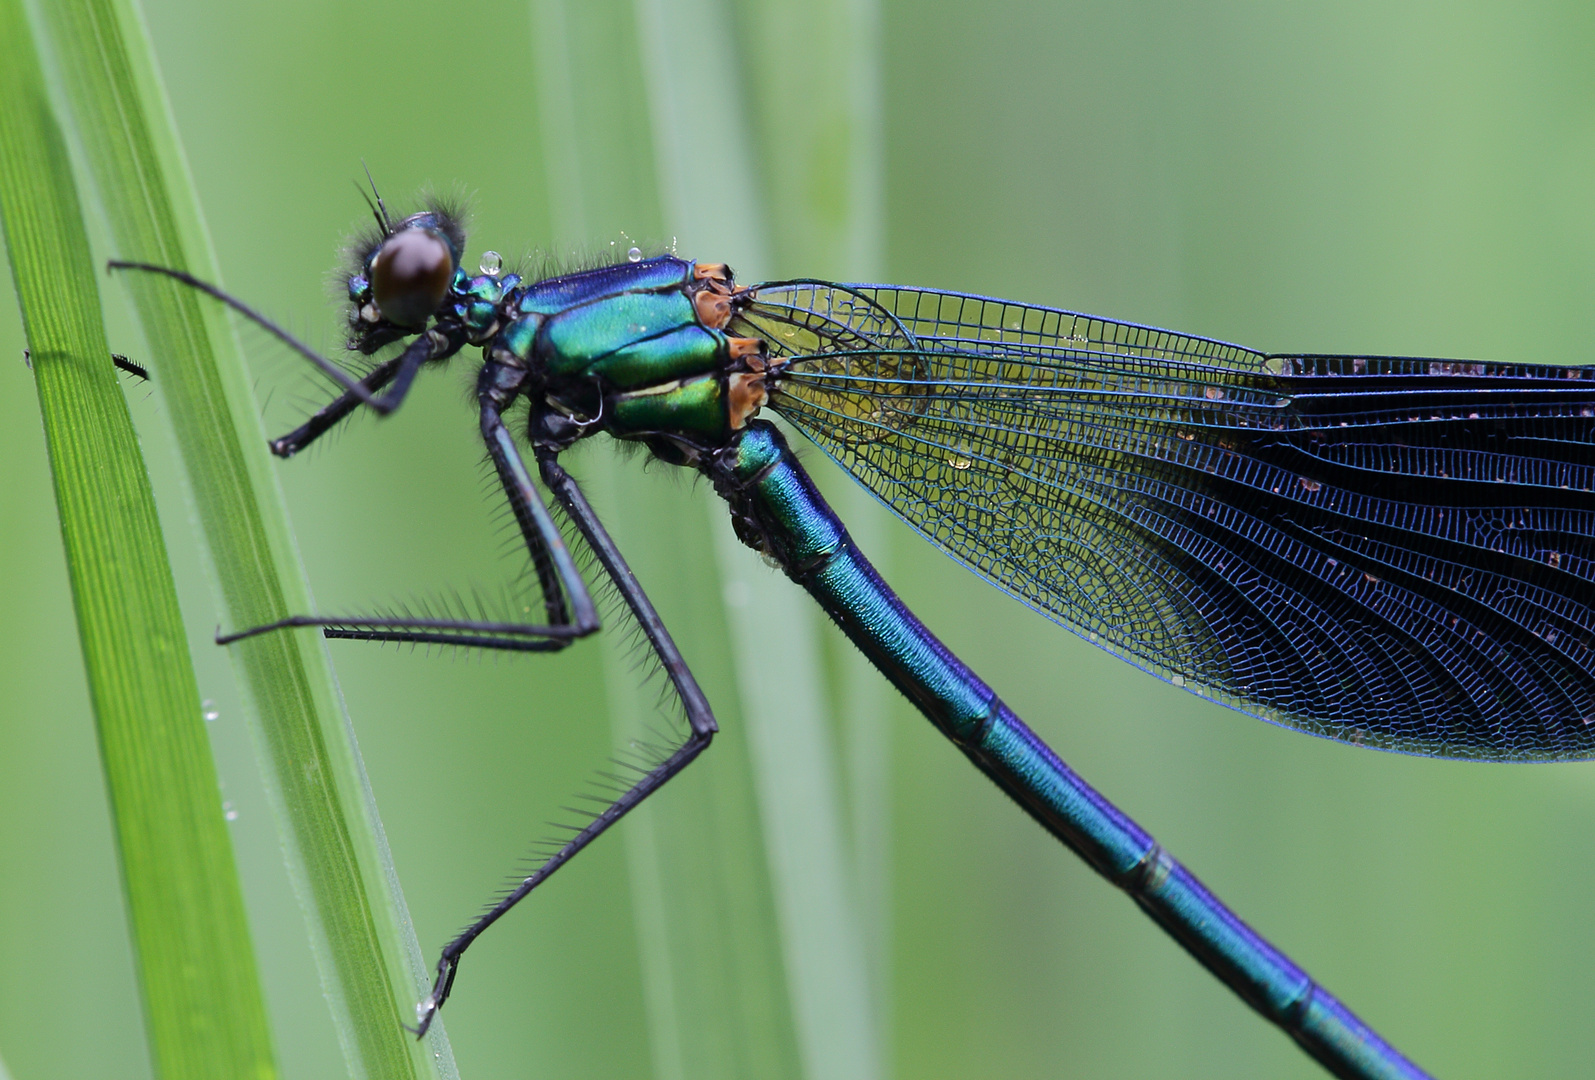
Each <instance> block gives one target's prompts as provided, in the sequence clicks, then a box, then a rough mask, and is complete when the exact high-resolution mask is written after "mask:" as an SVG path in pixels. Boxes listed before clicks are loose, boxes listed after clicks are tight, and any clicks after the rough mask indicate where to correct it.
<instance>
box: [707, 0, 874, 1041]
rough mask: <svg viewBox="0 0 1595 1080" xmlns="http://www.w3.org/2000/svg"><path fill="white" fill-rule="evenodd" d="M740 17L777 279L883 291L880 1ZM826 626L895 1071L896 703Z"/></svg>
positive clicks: (864, 923) (855, 506) (862, 899)
mask: <svg viewBox="0 0 1595 1080" xmlns="http://www.w3.org/2000/svg"><path fill="white" fill-rule="evenodd" d="M736 9H737V19H736V25H737V27H738V29H739V31H740V33H739V35H738V49H737V55H739V56H741V57H742V58H743V64H742V75H743V85H744V87H745V95H744V100H745V101H746V102H747V111H748V117H749V121H748V126H749V130H750V132H751V134H752V136H753V146H754V147H755V148H756V151H757V162H758V165H759V169H758V173H759V177H760V181H761V184H762V188H763V193H764V202H765V204H766V205H767V206H769V207H773V208H775V211H774V212H772V213H770V214H769V231H770V238H771V248H772V251H771V255H772V261H773V265H772V266H771V267H770V273H771V275H772V276H774V277H822V278H830V279H832V280H838V281H879V280H881V278H882V276H883V272H884V268H885V262H886V259H885V246H886V240H885V221H886V212H885V211H886V206H885V186H886V185H885V165H884V157H885V153H884V147H885V144H886V132H885V130H884V126H883V122H882V117H881V87H882V82H883V78H884V76H883V73H882V71H881V41H880V10H879V4H878V2H877V0H819V2H816V3H811V4H801V5H799V4H789V3H785V2H783V0H736ZM808 468H809V470H810V471H811V472H812V473H813V475H814V477H815V480H816V481H817V482H818V483H819V484H820V486H821V487H822V488H823V489H824V491H825V494H826V497H827V498H828V499H829V500H830V501H831V505H832V506H833V507H834V508H835V509H836V512H837V513H838V514H839V515H840V516H841V518H842V520H843V521H845V522H847V528H848V532H849V533H850V534H851V535H852V537H853V539H854V540H855V541H856V542H857V543H858V545H859V547H860V549H861V550H862V551H863V552H864V553H865V554H866V555H868V556H869V558H870V559H871V561H873V562H874V564H875V568H876V569H877V570H879V571H880V572H881V573H882V574H884V575H887V576H889V575H890V551H889V549H888V532H887V525H888V522H889V520H890V514H889V513H888V512H887V511H886V510H885V509H884V508H883V507H882V506H881V505H880V504H879V503H878V502H876V501H875V499H874V498H873V497H872V496H871V495H870V494H869V493H868V492H867V491H865V490H864V489H863V488H862V487H860V486H859V485H858V484H857V483H855V482H853V480H852V478H851V477H847V476H845V475H843V474H841V472H840V471H839V470H838V469H836V468H834V467H832V465H831V463H830V462H828V461H826V460H825V459H824V458H822V457H820V456H819V455H814V456H813V457H811V458H810V459H809V462H808ZM820 621H821V624H822V627H823V630H824V633H825V643H826V645H827V646H828V648H826V649H825V650H824V651H823V656H824V659H825V661H826V663H825V667H827V668H828V669H829V675H830V681H831V685H832V690H833V693H832V698H831V700H832V701H833V702H835V708H836V712H837V716H836V718H835V723H834V724H833V727H834V730H835V735H836V745H837V747H838V753H837V758H838V760H839V762H840V765H841V769H840V772H841V773H842V779H843V789H844V791H845V797H844V798H843V799H842V800H841V801H842V802H843V803H844V804H845V806H846V809H847V826H848V828H847V834H848V839H849V841H850V846H851V851H850V855H851V865H850V867H849V870H850V872H851V878H852V895H853V899H854V904H855V908H854V910H855V912H856V917H857V922H858V927H859V933H860V936H861V937H862V939H863V943H864V959H865V967H866V968H867V974H868V978H869V989H870V997H871V1001H872V1009H871V1011H872V1013H873V1016H874V1020H875V1038H876V1043H877V1045H878V1046H879V1047H880V1048H881V1050H880V1053H881V1057H882V1060H890V1057H891V1054H890V1048H889V1046H890V1039H889V1033H890V1031H891V1023H890V1020H889V1015H890V1012H891V993H890V987H891V968H892V965H891V948H892V933H891V917H890V909H891V896H892V889H891V877H892V861H891V849H892V843H891V836H892V822H891V817H892V814H891V791H892V777H891V728H890V721H891V718H892V712H893V709H894V707H895V706H896V704H897V698H896V695H895V694H893V693H892V692H891V688H890V687H889V686H888V684H887V683H886V680H885V679H883V678H881V675H880V672H878V671H876V670H875V669H874V668H873V667H872V666H871V665H870V663H869V661H868V660H866V659H865V658H864V655H863V654H862V653H860V652H859V651H858V650H857V649H856V648H854V647H853V645H852V643H851V642H849V641H848V640H847V639H846V638H844V637H843V636H842V635H841V633H840V632H839V631H837V630H836V629H835V627H833V626H831V625H829V624H828V623H825V622H824V621H823V620H820ZM887 1071H888V1072H889V1071H890V1070H889V1069H888V1070H887Z"/></svg>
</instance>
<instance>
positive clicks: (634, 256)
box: [626, 247, 642, 262]
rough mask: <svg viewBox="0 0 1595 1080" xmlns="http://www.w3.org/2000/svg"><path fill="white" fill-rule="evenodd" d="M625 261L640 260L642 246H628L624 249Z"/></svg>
mask: <svg viewBox="0 0 1595 1080" xmlns="http://www.w3.org/2000/svg"><path fill="white" fill-rule="evenodd" d="M626 261H627V262H642V248H637V247H634V248H629V249H628V250H627V251H626Z"/></svg>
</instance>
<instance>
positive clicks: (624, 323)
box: [349, 255, 767, 464]
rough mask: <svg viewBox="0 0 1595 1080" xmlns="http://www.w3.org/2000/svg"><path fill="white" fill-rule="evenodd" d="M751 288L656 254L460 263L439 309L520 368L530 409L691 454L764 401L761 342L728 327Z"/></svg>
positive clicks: (358, 284) (493, 359)
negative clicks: (575, 264) (587, 260)
mask: <svg viewBox="0 0 1595 1080" xmlns="http://www.w3.org/2000/svg"><path fill="white" fill-rule="evenodd" d="M349 286H350V290H349V291H350V299H351V301H353V302H354V304H355V305H356V308H357V309H359V308H361V307H362V305H364V304H366V303H368V302H369V300H368V293H369V286H368V284H367V279H366V276H365V275H362V274H356V275H354V276H352V277H351V279H350V282H349ZM750 295H751V294H748V293H746V292H744V293H742V294H740V295H739V294H738V293H737V292H736V291H735V289H734V286H733V285H732V282H731V277H730V272H729V271H728V270H727V269H726V268H725V267H723V266H720V265H715V264H700V263H693V262H689V261H686V260H683V259H678V258H676V257H674V256H671V255H661V256H658V257H656V258H652V259H646V260H642V261H638V262H634V263H624V264H621V265H619V266H606V267H600V268H598V269H595V270H588V271H583V272H581V273H575V274H567V275H564V276H562V277H556V278H550V279H547V280H545V281H540V282H536V283H533V284H525V283H523V282H522V280H521V278H520V277H519V276H518V275H515V274H509V273H503V274H500V273H487V274H481V275H479V276H475V277H471V276H468V275H467V274H466V273H465V272H464V271H463V270H457V271H456V272H455V275H454V280H453V282H452V284H451V286H450V289H449V296H448V297H447V299H446V300H445V302H444V310H445V311H446V312H447V313H448V314H449V315H452V317H453V318H454V319H456V320H458V321H459V323H460V324H462V325H463V328H464V331H465V336H466V339H467V341H468V342H469V343H471V344H475V345H479V346H481V348H482V351H483V353H484V355H485V356H486V357H487V359H488V360H489V362H490V363H492V364H494V365H498V366H499V367H501V368H506V369H512V370H514V371H521V372H525V373H526V381H525V382H524V383H522V388H523V391H524V392H527V393H528V394H529V395H530V396H531V397H532V399H533V401H534V410H533V411H534V413H538V414H543V415H544V416H545V417H546V416H549V415H552V416H554V417H562V418H563V419H564V421H565V422H566V426H565V427H564V428H563V429H562V430H563V431H565V432H567V433H575V434H576V435H577V437H579V436H580V435H585V434H590V433H592V432H594V431H599V430H602V431H607V432H608V433H609V434H611V435H614V436H616V437H619V438H626V439H640V440H643V441H646V442H648V443H649V445H650V446H652V447H653V448H654V450H655V451H656V452H657V453H659V454H660V455H661V456H663V457H665V458H667V459H669V460H673V461H677V462H679V463H682V464H686V463H688V462H690V461H695V460H697V459H698V458H699V456H701V454H702V453H703V452H704V451H706V450H708V449H711V448H713V447H717V446H720V445H723V444H724V443H725V441H726V440H727V439H729V438H730V437H731V435H732V433H733V432H735V431H737V430H740V429H742V428H743V427H745V426H746V424H747V421H748V419H749V418H750V417H751V416H752V415H753V414H754V413H755V412H756V411H757V409H758V408H759V406H761V405H762V404H764V400H765V395H764V376H765V371H766V366H767V365H766V361H765V359H764V346H763V344H762V342H759V341H756V340H754V339H748V338H735V337H731V336H728V335H727V334H726V332H725V329H724V327H725V326H726V324H727V323H728V322H729V321H730V318H731V314H732V312H733V310H735V309H736V308H737V307H738V306H739V305H740V304H742V303H745V302H746V301H745V300H744V299H743V298H744V297H747V296H750ZM440 317H441V316H440ZM536 437H537V433H534V438H536ZM562 437H569V435H568V434H567V435H565V436H562Z"/></svg>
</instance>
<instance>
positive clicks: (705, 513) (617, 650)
mask: <svg viewBox="0 0 1595 1080" xmlns="http://www.w3.org/2000/svg"><path fill="white" fill-rule="evenodd" d="M532 37H533V41H534V43H535V44H534V48H535V52H534V58H535V61H536V62H535V64H534V68H533V70H534V71H535V72H536V75H537V82H536V85H537V92H538V111H539V114H540V118H541V124H540V129H541V132H542V141H543V158H544V160H545V162H546V165H545V167H546V169H547V172H548V177H549V180H548V190H549V192H550V211H551V217H552V218H553V221H554V224H555V234H556V235H557V236H559V237H560V238H561V239H562V240H564V241H566V242H567V243H570V244H588V245H590V244H592V243H593V242H594V241H599V240H601V239H603V238H605V237H606V236H607V237H611V238H618V237H619V235H620V231H621V230H626V232H627V233H628V234H629V235H631V236H634V237H636V238H637V239H638V240H639V241H641V242H643V243H647V242H648V240H649V238H658V237H660V236H661V234H662V222H661V216H660V210H659V207H660V198H659V193H658V190H657V173H656V170H655V169H654V167H653V161H652V160H651V156H650V155H649V154H648V153H647V150H646V148H647V146H648V144H649V140H650V131H649V128H650V118H649V115H648V111H647V107H646V93H647V90H646V87H645V85H644V82H643V78H642V75H641V71H640V62H639V61H638V59H637V57H638V45H639V41H638V27H637V24H636V21H635V15H634V11H633V9H632V7H631V5H630V4H629V3H627V2H626V0H608V2H606V3H582V4H576V3H570V2H568V0H538V2H537V3H535V4H534V5H533V35H532ZM617 57H620V58H622V59H621V60H619V61H618V62H617ZM639 147H641V148H642V149H641V151H640V152H639ZM664 235H666V236H668V234H664ZM572 467H573V468H578V469H579V470H580V475H581V476H582V478H583V480H584V482H586V484H587V485H588V487H589V490H590V492H591V494H592V497H593V499H594V502H595V504H596V505H597V506H598V509H599V511H600V513H602V514H603V515H604V520H605V522H606V524H607V525H608V527H609V529H610V531H611V533H612V534H613V536H614V538H615V541H616V542H617V543H618V544H619V545H620V547H621V549H622V551H624V552H625V554H626V557H627V559H628V560H629V561H630V563H631V566H632V568H633V570H634V571H635V572H636V574H637V576H638V578H639V580H640V581H641V582H642V584H643V585H644V587H645V588H647V589H648V591H649V595H650V597H651V598H652V600H653V601H654V603H655V605H656V606H657V607H658V608H659V611H660V613H661V615H662V616H663V617H664V619H665V622H666V624H667V625H668V626H669V627H670V628H671V632H672V633H673V635H674V636H675V638H676V640H677V642H678V644H679V645H680V646H681V647H682V649H683V650H684V653H685V655H686V656H687V658H688V660H689V662H690V663H691V664H692V667H693V671H694V674H695V675H696V676H697V678H698V680H699V683H700V684H701V685H702V686H703V688H704V690H705V692H706V693H707V694H708V696H709V698H710V701H711V702H712V704H713V706H714V708H715V711H716V714H717V716H718V718H719V720H720V725H721V730H720V734H719V735H718V736H716V738H715V740H714V744H713V746H711V747H710V749H709V750H708V752H707V753H705V754H704V756H703V757H702V758H700V759H699V760H698V761H696V762H694V763H693V765H692V766H691V768H689V769H688V770H687V771H686V772H685V773H683V774H682V775H681V777H679V778H678V779H677V780H675V781H674V782H672V783H671V784H670V785H669V786H668V787H667V788H666V789H665V790H664V791H662V792H660V793H659V794H658V795H657V796H655V797H653V798H651V799H650V800H649V801H648V802H647V803H646V804H645V805H644V806H642V807H641V808H639V809H638V810H637V811H636V812H635V813H634V814H632V815H630V817H628V819H627V821H626V822H625V823H624V824H623V825H622V826H621V827H620V829H619V831H620V833H621V834H622V836H621V837H620V838H617V839H623V840H624V842H625V847H626V854H627V865H628V871H629V876H630V882H631V902H632V905H633V914H634V918H635V923H636V927H637V939H638V945H639V953H640V960H641V968H642V972H641V973H642V977H643V983H644V987H643V989H644V995H643V996H644V1000H645V1003H646V1015H647V1021H648V1032H647V1034H648V1043H649V1050H650V1055H651V1059H652V1064H653V1075H654V1077H655V1078H656V1080H689V1078H690V1080H740V1078H741V1077H746V1076H758V1077H761V1078H763V1077H767V1078H770V1080H797V1078H798V1077H800V1076H802V1067H801V1062H800V1055H799V1052H798V1045H797V1035H796V1030H795V1023H794V1020H793V1015H792V1004H791V998H790V994H789V989H788V979H787V976H786V965H785V962H784V959H783V956H782V949H781V938H780V924H779V921H778V919H777V916H776V905H775V899H774V896H773V894H772V887H771V880H770V873H769V867H768V859H767V854H766V851H765V843H764V840H765V838H764V835H763V831H762V829H761V824H760V819H761V815H760V804H759V799H758V796H757V793H756V792H755V790H754V769H753V766H752V761H751V758H752V749H751V746H750V739H749V732H748V727H747V725H746V724H745V723H743V722H742V718H741V716H740V710H739V709H738V706H737V694H736V679H735V672H734V669H733V667H732V665H731V663H730V629H729V626H728V624H727V620H726V616H725V610H724V608H723V606H722V604H721V602H720V596H721V592H722V580H721V577H720V573H719V568H718V566H717V564H716V562H715V560H714V559H713V558H712V556H711V555H710V553H711V552H712V551H713V546H714V540H713V535H714V533H713V530H715V529H716V528H724V527H725V520H724V511H723V509H721V508H720V504H719V503H718V501H717V500H712V499H710V498H709V497H708V494H707V492H706V491H691V490H688V489H687V488H686V486H685V485H681V484H675V483H672V482H671V480H672V479H673V478H672V477H671V476H670V475H669V473H668V472H667V473H665V474H662V475H661V474H660V473H659V472H658V471H657V470H650V471H648V472H646V473H645V472H644V471H643V470H641V469H639V468H637V467H636V463H630V464H627V463H623V462H621V461H620V460H619V455H617V454H615V453H614V452H613V449H612V448H611V447H608V446H594V447H592V448H591V450H590V451H589V452H586V453H584V454H582V455H581V456H579V457H576V458H575V460H574V461H573V463H572ZM711 503H712V504H713V505H712V506H711V505H710V504H711ZM711 515H714V516H711ZM683 553H692V554H693V556H694V557H691V558H686V559H684V558H683V557H682V555H683ZM626 637H627V635H626V632H625V627H624V626H623V625H622V626H618V627H617V626H614V625H611V626H609V627H607V628H606V634H605V640H604V642H603V647H604V649H605V660H606V676H607V677H606V690H607V697H608V700H609V707H610V712H611V717H612V723H613V728H614V731H615V734H616V737H617V738H618V739H620V740H622V741H624V740H625V739H627V738H631V737H635V736H636V735H637V734H639V733H641V731H642V730H645V729H644V727H643V725H646V724H648V723H650V722H653V721H655V720H656V718H657V708H658V705H657V701H656V694H655V688H654V687H643V686H640V685H639V672H638V664H637V656H636V654H635V652H634V651H633V650H632V649H630V648H629V647H628V645H627V642H626Z"/></svg>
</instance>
